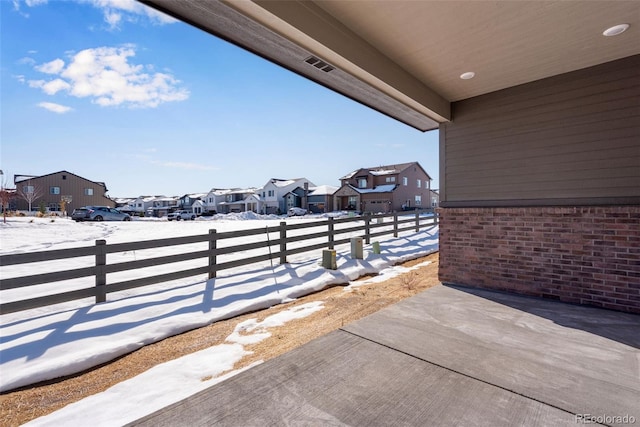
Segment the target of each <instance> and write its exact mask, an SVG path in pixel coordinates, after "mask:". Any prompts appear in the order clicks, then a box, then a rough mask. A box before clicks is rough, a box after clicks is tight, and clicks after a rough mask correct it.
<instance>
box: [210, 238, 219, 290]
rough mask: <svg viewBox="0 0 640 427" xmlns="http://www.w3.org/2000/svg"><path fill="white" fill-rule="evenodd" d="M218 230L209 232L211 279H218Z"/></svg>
mask: <svg viewBox="0 0 640 427" xmlns="http://www.w3.org/2000/svg"><path fill="white" fill-rule="evenodd" d="M216 232H217V231H216V230H215V229H213V230H209V279H213V278H214V277H216V274H217V270H216V265H217V263H218V260H217V258H218V257H217V255H216V249H218V236H217V235H216Z"/></svg>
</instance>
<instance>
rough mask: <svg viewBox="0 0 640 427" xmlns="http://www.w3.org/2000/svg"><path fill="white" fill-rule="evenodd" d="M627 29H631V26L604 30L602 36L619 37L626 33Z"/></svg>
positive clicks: (617, 26)
mask: <svg viewBox="0 0 640 427" xmlns="http://www.w3.org/2000/svg"><path fill="white" fill-rule="evenodd" d="M627 28H629V24H620V25H614V26H613V27H611V28H607V29H606V30H604V32H603V33H602V35H603V36H607V37H611V36H617V35H618V34H622V33H624V32H625V31H626V30H627Z"/></svg>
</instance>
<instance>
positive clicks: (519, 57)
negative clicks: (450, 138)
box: [142, 0, 640, 130]
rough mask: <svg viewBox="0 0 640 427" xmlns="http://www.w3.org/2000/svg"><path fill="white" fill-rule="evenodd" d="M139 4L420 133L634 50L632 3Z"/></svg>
mask: <svg viewBox="0 0 640 427" xmlns="http://www.w3.org/2000/svg"><path fill="white" fill-rule="evenodd" d="M142 1H143V3H146V4H148V5H151V6H153V7H156V8H158V9H160V10H162V11H164V12H166V13H168V14H170V15H172V16H174V17H176V18H178V19H181V20H183V21H185V22H187V23H190V24H192V25H195V26H197V27H199V28H201V29H203V30H205V31H208V32H210V33H211V34H214V35H216V36H219V37H221V38H224V39H226V40H228V41H230V42H232V43H235V44H237V45H239V46H241V47H243V48H245V49H247V50H250V51H252V52H254V53H256V54H258V55H261V56H263V57H265V58H267V59H269V60H271V61H273V62H276V63H278V64H280V65H282V66H284V67H286V68H288V69H290V70H292V71H294V72H296V73H298V74H301V75H304V76H306V77H308V78H310V79H311V80H314V81H316V82H318V83H319V84H322V85H324V86H327V87H329V88H331V89H333V90H336V91H337V92H339V93H342V94H344V95H346V96H348V97H350V98H352V99H354V100H356V101H358V102H361V103H363V104H365V105H368V106H370V107H372V108H374V109H376V110H378V111H381V112H382V113H384V114H387V115H389V116H391V117H394V118H396V119H398V120H400V121H402V122H404V123H407V124H409V125H410V126H413V127H415V128H417V129H420V130H429V129H434V128H437V127H438V124H439V123H441V122H444V121H447V120H450V119H451V115H450V103H451V102H455V101H459V100H462V99H466V98H470V97H474V96H478V95H482V94H485V93H489V92H493V91H497V90H500V89H505V88H508V87H512V86H516V85H519V84H523V83H527V82H531V81H535V80H539V79H543V78H546V77H551V76H554V75H558V74H563V73H566V72H569V71H574V70H578V69H582V68H586V67H590V66H593V65H597V64H601V63H604V62H609V61H613V60H616V59H620V58H624V57H628V56H632V55H637V54H640V2H638V1H622V0H618V1H416V0H409V1H404V0H396V1H389V0H383V1H373V0H370V1H345V0H322V1H299V0H285V1H279V0H253V1H249V0H243V1H237V0H233V1H227V0H181V1H176V0H142ZM622 23H626V24H629V25H630V27H629V29H628V30H627V31H626V32H624V33H622V34H620V35H618V36H615V37H604V36H603V35H602V32H603V31H604V30H605V29H607V28H609V27H611V26H613V25H617V24H622ZM309 56H314V57H315V58H317V59H319V60H321V61H323V62H325V63H326V64H328V65H329V66H330V68H331V71H330V72H326V68H325V71H323V70H321V69H319V68H316V67H314V66H312V65H310V64H309V63H308V62H305V60H307V59H308V58H309ZM469 71H472V72H474V73H475V77H474V78H473V79H470V80H462V79H460V75H461V74H462V73H465V72H469Z"/></svg>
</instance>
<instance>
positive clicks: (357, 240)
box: [351, 237, 363, 259]
mask: <svg viewBox="0 0 640 427" xmlns="http://www.w3.org/2000/svg"><path fill="white" fill-rule="evenodd" d="M351 258H353V259H362V258H363V251H362V237H352V238H351Z"/></svg>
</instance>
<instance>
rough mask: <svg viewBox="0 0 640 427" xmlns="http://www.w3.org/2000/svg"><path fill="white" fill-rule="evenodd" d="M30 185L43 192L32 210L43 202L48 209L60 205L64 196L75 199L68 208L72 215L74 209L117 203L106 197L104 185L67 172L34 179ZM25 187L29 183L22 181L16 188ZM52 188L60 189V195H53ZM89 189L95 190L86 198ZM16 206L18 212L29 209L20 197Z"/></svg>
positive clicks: (112, 205)
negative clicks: (86, 190)
mask: <svg viewBox="0 0 640 427" xmlns="http://www.w3.org/2000/svg"><path fill="white" fill-rule="evenodd" d="M30 183H31V185H34V186H37V187H39V188H40V189H41V190H42V196H41V197H39V198H38V199H37V200H36V201H35V202H34V203H33V204H32V209H34V210H37V209H38V207H39V205H40V203H41V201H43V202H44V203H45V205H46V206H47V207H48V206H49V205H50V204H59V203H60V201H61V198H62V196H71V197H72V199H73V200H72V202H71V203H69V204H67V207H66V210H67V212H68V213H69V214H71V211H73V209H75V208H78V207H82V206H87V205H95V206H110V207H114V206H115V202H114V201H113V200H111V199H109V198H108V197H106V196H105V192H106V188H105V187H104V186H103V185H102V184H100V183H97V182H94V181H89V180H88V179H85V178H82V177H80V176H78V175H74V174H72V173H69V172H66V171H63V172H56V173H52V174H49V175H43V176H40V177H36V178H32V179H31V180H30ZM24 185H27V182H26V181H20V182H18V183H17V184H16V188H20V187H22V186H24ZM51 187H60V194H51ZM87 188H91V189H93V196H86V195H85V194H84V191H85V189H87ZM16 205H17V209H18V210H26V209H28V204H27V202H26V201H25V200H23V199H21V198H19V197H18V200H17V203H16Z"/></svg>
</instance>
